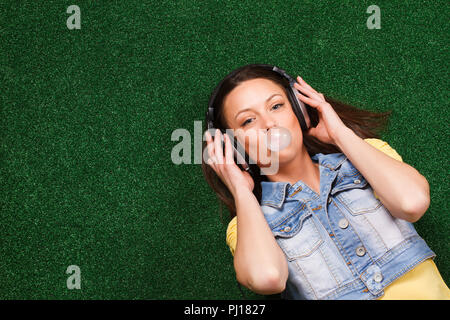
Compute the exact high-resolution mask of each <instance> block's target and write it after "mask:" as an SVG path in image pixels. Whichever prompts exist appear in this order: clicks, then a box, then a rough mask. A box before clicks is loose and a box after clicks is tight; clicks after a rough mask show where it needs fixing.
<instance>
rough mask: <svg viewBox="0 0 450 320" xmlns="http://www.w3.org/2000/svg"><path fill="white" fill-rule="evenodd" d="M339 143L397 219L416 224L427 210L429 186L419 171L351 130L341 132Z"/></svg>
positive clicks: (338, 138)
mask: <svg viewBox="0 0 450 320" xmlns="http://www.w3.org/2000/svg"><path fill="white" fill-rule="evenodd" d="M335 143H336V145H337V146H338V147H339V148H340V149H341V150H342V152H343V153H344V154H345V155H346V156H347V158H348V159H349V160H350V161H351V163H352V164H353V165H354V166H355V168H356V169H358V171H359V172H361V174H362V175H363V176H364V178H366V180H367V181H368V182H369V184H370V185H371V186H372V188H373V189H374V191H375V192H376V194H377V195H378V198H379V199H380V200H381V202H382V203H383V205H384V206H385V207H386V208H387V209H388V210H389V212H390V213H391V214H392V215H393V216H394V217H397V218H400V219H404V220H407V221H409V222H416V221H417V220H419V219H420V218H421V217H422V216H423V214H424V213H425V212H426V211H427V209H428V207H429V205H430V188H429V184H428V181H427V179H426V178H425V177H424V176H423V175H421V174H420V173H419V172H418V171H417V170H416V169H414V168H413V167H411V166H410V165H408V164H406V163H404V162H400V161H397V160H395V159H393V158H391V157H389V156H388V155H386V154H384V153H383V152H381V151H379V150H378V149H376V148H375V147H373V146H371V145H370V144H369V143H367V142H365V141H364V140H363V139H361V138H360V137H358V136H357V135H356V134H355V133H354V132H353V131H352V130H351V129H349V128H348V127H342V128H341V130H339V132H337V134H336V136H335Z"/></svg>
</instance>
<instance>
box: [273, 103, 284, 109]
mask: <svg viewBox="0 0 450 320" xmlns="http://www.w3.org/2000/svg"><path fill="white" fill-rule="evenodd" d="M283 105H284V103H278V104H276V105H274V106H273V107H272V110H273V109H275V110H276V109H280V108H281V107H282V106H283ZM276 106H279V107H278V108H275V107H276Z"/></svg>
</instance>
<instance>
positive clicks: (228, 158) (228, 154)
mask: <svg viewBox="0 0 450 320" xmlns="http://www.w3.org/2000/svg"><path fill="white" fill-rule="evenodd" d="M224 138H225V163H226V164H232V163H233V162H234V159H233V150H232V147H231V141H230V137H229V136H228V135H227V134H224Z"/></svg>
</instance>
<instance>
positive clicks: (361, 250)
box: [356, 246, 366, 257]
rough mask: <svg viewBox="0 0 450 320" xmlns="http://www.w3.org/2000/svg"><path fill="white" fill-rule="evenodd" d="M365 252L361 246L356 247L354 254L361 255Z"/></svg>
mask: <svg viewBox="0 0 450 320" xmlns="http://www.w3.org/2000/svg"><path fill="white" fill-rule="evenodd" d="M365 254H366V249H365V248H364V247H363V246H361V247H358V248H356V255H357V256H358V257H362V256H363V255H365Z"/></svg>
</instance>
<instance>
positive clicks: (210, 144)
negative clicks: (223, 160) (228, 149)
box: [205, 131, 214, 158]
mask: <svg viewBox="0 0 450 320" xmlns="http://www.w3.org/2000/svg"><path fill="white" fill-rule="evenodd" d="M205 136H206V144H207V148H208V156H209V157H210V158H211V157H213V156H214V143H213V139H212V137H211V133H209V131H206V133H205Z"/></svg>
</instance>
